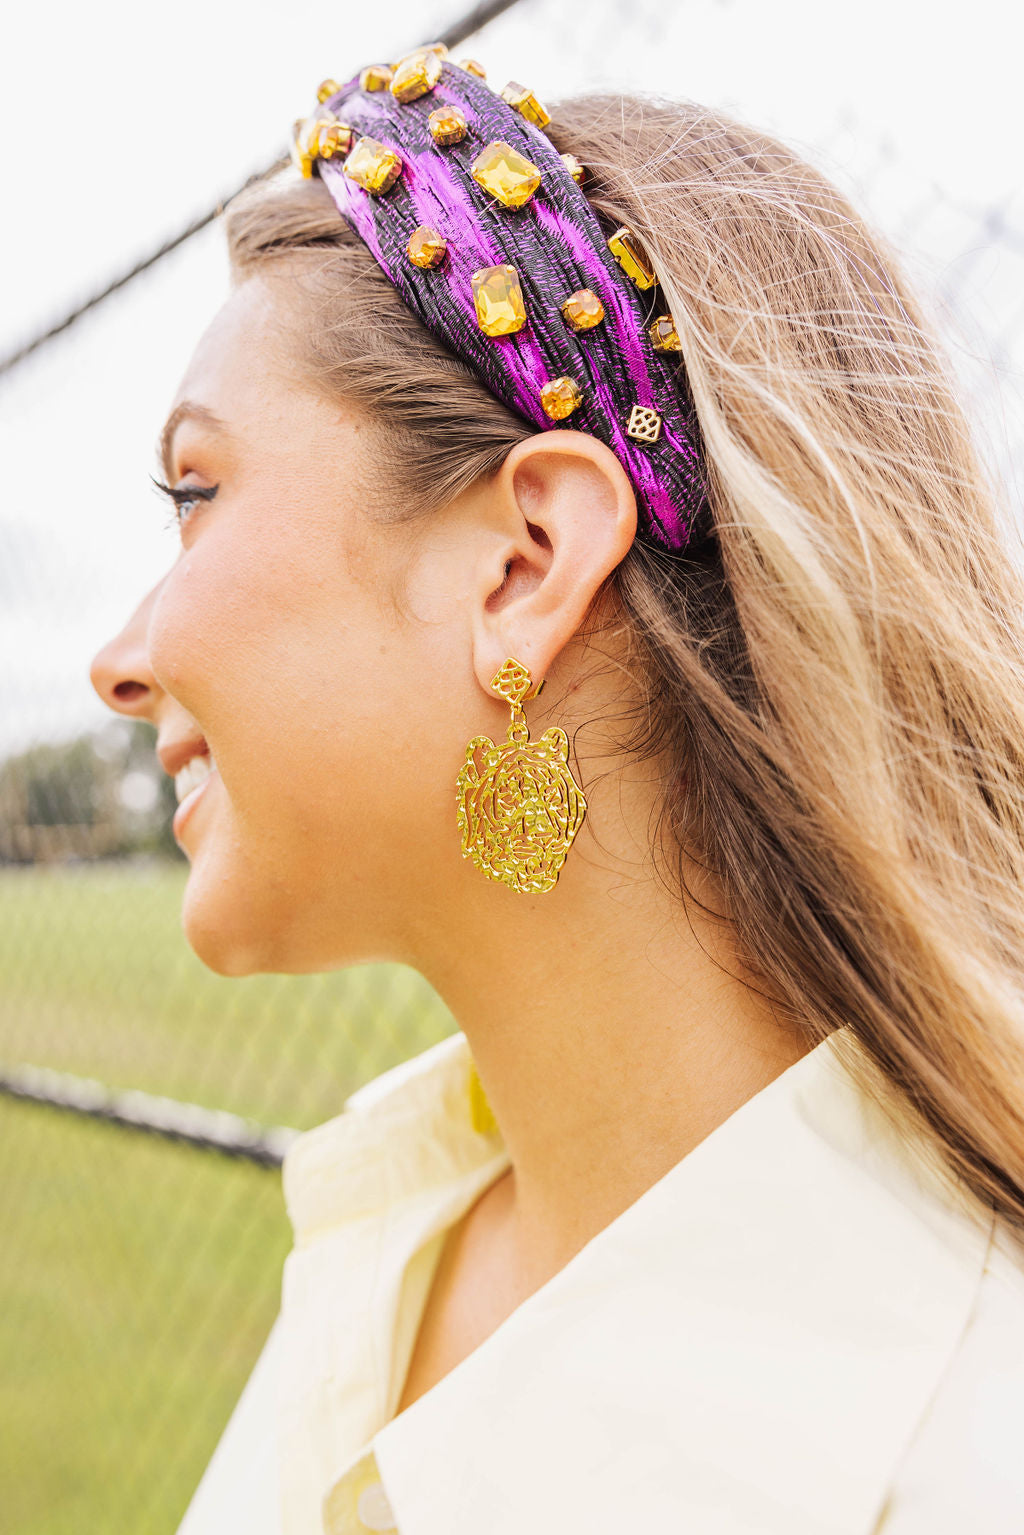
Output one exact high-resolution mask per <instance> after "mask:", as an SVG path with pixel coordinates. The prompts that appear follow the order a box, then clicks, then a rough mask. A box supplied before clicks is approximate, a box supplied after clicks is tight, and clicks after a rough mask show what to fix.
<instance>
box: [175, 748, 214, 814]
mask: <svg viewBox="0 0 1024 1535" xmlns="http://www.w3.org/2000/svg"><path fill="white" fill-rule="evenodd" d="M216 768H217V764H216V762H214V760H213V753H212V752H200V753H198V754H197V755H196V756H195V757H190V758H189V760H188V762H186V763H185V766H184V767H183V768H182V769H181V770H180V771H179V772H177V773H175V775H174V792H175V794H176V795H177V796H178V804H179V805H181V804H184V802H185V800H186V799H187V798H188V796H189V795H190V794H191V793H192V791H193V789H197V788H198V787H199V785H200V784H202V783H205V782H206V780H207V779H208V778H209V776H210V774H211V773H213V772H215V771H216Z"/></svg>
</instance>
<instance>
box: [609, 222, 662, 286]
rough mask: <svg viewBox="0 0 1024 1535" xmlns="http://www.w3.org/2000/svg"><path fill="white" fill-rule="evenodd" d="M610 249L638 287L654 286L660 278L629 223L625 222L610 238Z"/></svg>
mask: <svg viewBox="0 0 1024 1535" xmlns="http://www.w3.org/2000/svg"><path fill="white" fill-rule="evenodd" d="M608 249H609V250H610V251H611V253H612V255H613V256H614V257H615V259H616V261H617V262H618V263H619V266H620V267H621V268H622V270H623V271H624V272H625V274H626V276H627V277H631V278H632V279H633V281H634V282H635V283H636V285H637V287H638V288H653V287H654V284H655V283H656V282H657V281H658V279H657V276H656V275H655V271H654V268H653V266H652V265H651V258H650V257H649V256H648V254H647V252H646V251H645V250H644V248H643V246H642V245H641V243H640V241H639V240H638V239H637V237H636V235H635V234H634V233H633V231H632V230H631V229H630V228H629V227H628V226H627V225H625V224H623V225H622V227H621V229H617V230H616V231H615V233H614V234H613V235H612V236H611V237H610V238H609V240H608Z"/></svg>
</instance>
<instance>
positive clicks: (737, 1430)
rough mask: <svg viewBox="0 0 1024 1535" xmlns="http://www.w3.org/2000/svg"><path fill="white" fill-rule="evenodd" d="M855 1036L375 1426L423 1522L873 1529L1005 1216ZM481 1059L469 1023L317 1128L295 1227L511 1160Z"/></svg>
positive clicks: (295, 1202)
mask: <svg viewBox="0 0 1024 1535" xmlns="http://www.w3.org/2000/svg"><path fill="white" fill-rule="evenodd" d="M843 1036H845V1038H844V1037H843ZM837 1042H841V1043H842V1044H845V1045H847V1046H849V1044H850V1043H851V1042H850V1040H849V1036H848V1033H847V1031H841V1032H840V1035H839V1036H835V1037H833V1038H832V1039H830V1040H827V1041H825V1043H824V1044H822V1045H819V1046H818V1047H817V1049H815V1050H813V1051H811V1052H810V1053H809V1054H808V1055H806V1056H805V1057H803V1058H802V1059H801V1060H800V1061H798V1062H797V1063H796V1065H794V1066H792V1067H790V1068H789V1070H787V1071H786V1072H784V1073H783V1074H782V1075H781V1076H780V1077H778V1078H776V1079H775V1081H773V1082H772V1083H771V1084H769V1086H768V1087H766V1088H765V1089H763V1090H762V1091H761V1092H759V1093H758V1094H757V1095H756V1096H755V1097H753V1098H752V1099H750V1100H749V1101H748V1102H747V1103H745V1104H744V1105H743V1106H742V1107H741V1108H740V1109H738V1110H737V1111H736V1112H735V1113H734V1114H732V1115H731V1116H730V1117H729V1118H728V1119H727V1120H726V1121H725V1122H724V1123H723V1124H722V1125H720V1126H719V1127H718V1128H717V1129H716V1130H715V1131H713V1132H712V1134H711V1135H710V1136H708V1137H707V1138H706V1140H704V1141H703V1142H701V1143H700V1145H698V1146H697V1147H696V1148H695V1149H694V1150H693V1151H692V1152H690V1153H689V1155H688V1156H686V1157H685V1158H684V1159H683V1160H682V1161H681V1162H679V1163H677V1164H676V1166H675V1167H673V1168H672V1169H671V1170H670V1171H669V1172H668V1173H667V1174H666V1175H665V1176H664V1177H662V1178H661V1179H659V1181H658V1182H657V1183H655V1184H654V1185H653V1186H652V1187H651V1188H649V1189H648V1190H647V1191H646V1192H645V1193H644V1194H643V1195H642V1196H641V1197H640V1198H639V1199H638V1200H637V1201H636V1202H635V1203H634V1204H633V1205H631V1206H630V1207H629V1208H628V1209H627V1210H625V1211H624V1212H623V1213H622V1214H621V1215H620V1216H618V1217H617V1218H616V1219H615V1220H614V1221H613V1222H612V1223H611V1225H609V1226H608V1227H606V1228H605V1229H604V1230H603V1231H601V1232H599V1233H598V1234H597V1235H596V1236H595V1237H594V1238H593V1239H592V1240H591V1241H590V1242H588V1243H587V1244H586V1246H585V1247H584V1248H583V1249H582V1250H581V1251H580V1252H579V1253H577V1254H576V1256H575V1257H574V1258H573V1259H571V1260H570V1262H569V1263H568V1264H567V1265H566V1266H565V1268H563V1269H562V1270H561V1271H560V1272H559V1273H558V1274H556V1275H555V1276H554V1278H553V1279H552V1280H550V1281H549V1282H548V1283H547V1284H545V1285H544V1286H543V1287H542V1288H541V1289H540V1290H538V1291H537V1292H536V1293H535V1294H534V1295H532V1296H531V1297H530V1298H529V1299H528V1300H527V1301H525V1302H524V1303H523V1304H522V1305H521V1306H519V1307H518V1308H517V1310H516V1311H515V1312H513V1313H512V1315H511V1316H510V1317H508V1318H507V1319H506V1321H505V1322H503V1323H502V1325H501V1326H500V1327H499V1328H498V1329H497V1331H496V1332H494V1333H493V1334H492V1335H491V1336H490V1337H489V1338H488V1339H487V1340H486V1341H485V1342H484V1343H483V1344H482V1345H481V1346H480V1347H479V1348H478V1349H476V1350H475V1351H474V1353H472V1354H471V1355H470V1356H468V1357H467V1358H466V1359H465V1360H463V1361H462V1363H461V1364H460V1365H458V1366H457V1367H456V1368H455V1369H454V1370H453V1371H452V1372H451V1373H450V1374H449V1375H447V1376H446V1377H445V1378H444V1379H442V1380H441V1381H440V1382H439V1383H438V1384H437V1385H436V1386H435V1387H434V1388H433V1389H432V1390H430V1391H429V1392H427V1393H426V1394H425V1395H424V1396H422V1397H420V1398H419V1399H418V1400H417V1401H416V1402H414V1403H413V1404H412V1405H411V1406H410V1407H409V1408H407V1409H406V1411H405V1412H403V1413H402V1414H401V1415H400V1416H399V1417H397V1418H394V1419H391V1420H390V1421H387V1422H385V1423H384V1424H383V1426H382V1427H379V1428H377V1430H376V1432H374V1433H373V1438H372V1444H373V1451H374V1453H375V1456H376V1463H377V1464H378V1465H379V1467H380V1471H381V1475H382V1477H383V1483H384V1487H385V1489H386V1492H387V1496H388V1498H389V1499H390V1502H391V1505H392V1507H393V1508H394V1510H395V1513H396V1517H397V1524H398V1528H399V1529H400V1530H401V1531H402V1535H442V1531H443V1532H444V1535H479V1531H480V1530H482V1529H486V1530H487V1531H488V1535H522V1531H523V1530H524V1529H529V1530H531V1531H532V1532H533V1535H556V1532H558V1535H562V1532H563V1531H564V1530H566V1529H586V1530H588V1531H589V1532H590V1535H611V1532H613V1531H614V1532H616V1535H617V1532H618V1531H620V1530H621V1529H622V1528H624V1527H626V1526H627V1525H628V1526H629V1527H631V1528H638V1529H644V1528H651V1529H657V1528H666V1527H669V1528H675V1527H677V1526H678V1527H680V1528H686V1527H690V1528H696V1529H700V1530H701V1532H702V1535H741V1532H742V1535H752V1532H755V1531H756V1532H757V1535H776V1532H778V1535H783V1532H784V1535H867V1532H868V1531H870V1530H871V1529H873V1528H874V1525H875V1523H876V1521H877V1518H878V1516H879V1513H880V1510H881V1506H882V1504H883V1502H884V1497H885V1492H886V1488H887V1486H888V1485H889V1482H890V1480H891V1478H892V1475H893V1472H894V1468H895V1466H896V1464H897V1462H898V1460H899V1457H900V1455H901V1453H902V1452H903V1450H904V1449H905V1447H906V1446H907V1444H908V1443H909V1440H910V1438H911V1436H912V1434H913V1432H914V1430H915V1428H916V1425H917V1424H918V1422H919V1421H920V1419H921V1417H922V1415H923V1414H924V1412H925V1410H926V1408H927V1405H928V1403H929V1401H930V1400H931V1397H932V1395H933V1393H934V1391H935V1389H936V1386H937V1383H938V1380H939V1378H940V1376H941V1374H942V1372H943V1369H944V1367H945V1364H946V1362H947V1360H948V1358H949V1356H950V1354H951V1352H952V1350H953V1349H954V1347H955V1345H956V1342H957V1339H958V1338H959V1336H960V1334H961V1332H962V1330H963V1328H964V1327H965V1325H966V1322H967V1319H968V1317H969V1314H970V1310H971V1306H972V1303H973V1299H974V1296H975V1293H976V1291H977V1287H978V1284H979V1282H980V1277H981V1273H982V1270H983V1266H984V1258H985V1252H986V1249H987V1245H988V1240H989V1235H990V1228H991V1221H990V1220H988V1221H985V1220H979V1219H978V1217H977V1214H976V1213H975V1212H974V1211H973V1210H972V1209H971V1207H970V1206H969V1204H968V1203H967V1202H966V1201H961V1200H960V1199H959V1198H958V1197H957V1195H956V1194H955V1192H954V1191H953V1189H952V1187H951V1185H949V1184H948V1182H947V1181H946V1180H944V1179H943V1178H941V1177H940V1176H939V1175H937V1174H936V1173H935V1171H934V1169H932V1168H931V1167H930V1166H929V1164H928V1163H927V1161H926V1159H925V1158H923V1157H922V1156H921V1155H920V1152H919V1150H918V1149H917V1148H916V1147H915V1146H914V1144H913V1142H912V1141H911V1140H910V1138H909V1137H908V1135H907V1134H906V1133H901V1132H899V1131H898V1130H896V1129H895V1128H894V1126H893V1124H892V1123H891V1122H890V1120H889V1119H888V1118H887V1117H886V1115H885V1114H884V1113H883V1112H882V1110H881V1109H880V1108H878V1107H877V1106H876V1105H875V1104H874V1103H873V1102H872V1101H871V1099H870V1098H869V1097H868V1096H867V1095H866V1094H865V1093H864V1092H863V1091H862V1090H861V1089H860V1088H859V1087H858V1086H857V1085H856V1083H855V1082H854V1080H853V1078H852V1077H851V1076H849V1075H848V1073H847V1072H846V1070H845V1068H844V1066H843V1064H842V1059H841V1052H840V1050H839V1049H838V1048H837ZM474 1077H475V1073H474V1069H473V1065H472V1059H471V1056H470V1054H469V1049H468V1044H467V1042H466V1040H465V1038H464V1036H462V1035H461V1034H459V1035H454V1036H452V1037H451V1038H450V1039H448V1040H445V1041H443V1042H442V1044H441V1045H440V1046H437V1047H435V1048H434V1049H433V1050H430V1051H427V1052H425V1054H424V1055H422V1056H420V1057H418V1058H416V1060H414V1061H411V1062H408V1063H406V1064H405V1065H404V1066H403V1067H400V1068H398V1069H397V1070H396V1071H395V1072H392V1073H387V1074H386V1075H385V1076H384V1077H383V1078H380V1079H378V1080H377V1081H376V1082H374V1083H371V1084H370V1085H369V1087H368V1088H366V1089H363V1091H362V1093H361V1094H357V1095H355V1097H354V1098H353V1099H352V1100H350V1104H351V1109H350V1111H349V1112H347V1113H346V1114H345V1115H342V1116H341V1117H340V1118H339V1119H337V1120H334V1121H332V1122H331V1123H330V1124H328V1125H325V1126H323V1127H321V1128H320V1130H317V1131H313V1132H311V1133H310V1134H309V1135H307V1136H304V1137H303V1138H302V1139H301V1140H300V1141H298V1142H296V1143H295V1145H294V1146H293V1147H292V1149H291V1150H290V1152H289V1154H288V1158H287V1160H286V1164H285V1184H286V1194H287V1198H288V1204H289V1211H290V1213H291V1215H292V1219H293V1222H294V1224H295V1229H296V1243H297V1246H306V1245H308V1244H310V1243H314V1242H315V1241H316V1240H317V1237H318V1235H322V1234H324V1233H325V1232H327V1231H329V1230H331V1229H332V1228H333V1229H337V1228H339V1227H341V1228H344V1227H345V1226H346V1224H348V1223H351V1222H353V1221H358V1222H360V1223H362V1224H365V1221H366V1219H367V1218H369V1216H370V1215H371V1214H372V1212H373V1211H374V1210H377V1211H378V1212H379V1211H380V1210H381V1208H382V1201H384V1202H385V1203H386V1205H387V1208H388V1209H389V1210H391V1211H392V1212H393V1211H394V1210H396V1209H398V1208H401V1207H403V1205H404V1206H405V1207H415V1206H417V1203H418V1202H422V1201H423V1200H424V1199H427V1200H428V1202H429V1200H430V1199H431V1198H433V1200H434V1205H433V1209H434V1210H435V1212H436V1210H437V1209H438V1208H439V1205H438V1203H437V1201H438V1200H439V1199H440V1198H441V1196H443V1194H444V1191H445V1190H446V1189H449V1190H450V1189H451V1188H452V1187H453V1186H455V1187H458V1188H459V1189H460V1190H461V1196H460V1204H461V1203H462V1202H463V1201H465V1200H467V1199H468V1197H469V1193H468V1192H467V1191H471V1190H472V1189H474V1188H477V1187H478V1184H479V1177H480V1174H481V1170H483V1171H484V1172H485V1173H486V1174H487V1175H488V1177H490V1176H493V1175H494V1174H495V1172H496V1170H497V1169H498V1168H499V1167H500V1166H501V1165H502V1156H503V1147H502V1142H501V1138H500V1136H499V1135H498V1133H497V1130H496V1129H493V1130H486V1129H481V1128H478V1125H479V1124H480V1123H481V1119H480V1112H479V1089H478V1084H475V1082H474ZM474 1103H475V1104H476V1111H475V1112H474ZM505 1160H506V1161H507V1156H506V1157H505ZM435 1225H436V1220H435ZM427 1229H428V1227H426V1226H424V1227H423V1230H427ZM356 1447H357V1444H353V1445H352V1450H354V1449H355V1448H356ZM324 1490H325V1491H326V1490H327V1489H326V1488H324Z"/></svg>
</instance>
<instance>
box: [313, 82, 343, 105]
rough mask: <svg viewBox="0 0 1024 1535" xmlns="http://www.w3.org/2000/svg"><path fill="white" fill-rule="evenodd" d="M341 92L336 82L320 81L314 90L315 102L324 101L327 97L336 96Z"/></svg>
mask: <svg viewBox="0 0 1024 1535" xmlns="http://www.w3.org/2000/svg"><path fill="white" fill-rule="evenodd" d="M340 90H341V86H340V85H339V84H338V82H337V80H321V81H320V84H319V85H318V86H317V88H316V99H317V101H321V102H323V101H326V100H327V98H328V96H336V95H337V94H338V92H339V91H340Z"/></svg>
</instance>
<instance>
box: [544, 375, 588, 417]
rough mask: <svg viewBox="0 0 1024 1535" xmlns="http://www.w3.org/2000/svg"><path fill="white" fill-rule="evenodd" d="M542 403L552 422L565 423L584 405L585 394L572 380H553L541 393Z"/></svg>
mask: <svg viewBox="0 0 1024 1535" xmlns="http://www.w3.org/2000/svg"><path fill="white" fill-rule="evenodd" d="M540 403H541V404H542V405H543V407H544V409H545V411H546V412H547V414H548V415H549V416H550V417H551V419H552V421H564V420H565V418H566V416H571V415H572V413H573V411H574V410H576V409H577V408H578V407H579V406H580V405H582V404H583V393H582V391H581V389H580V387H579V385H578V384H577V383H576V382H575V381H574V380H573V379H571V378H553V379H551V380H549V382H548V383H546V384H545V385H544V388H543V389H542V390H541V392H540Z"/></svg>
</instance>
